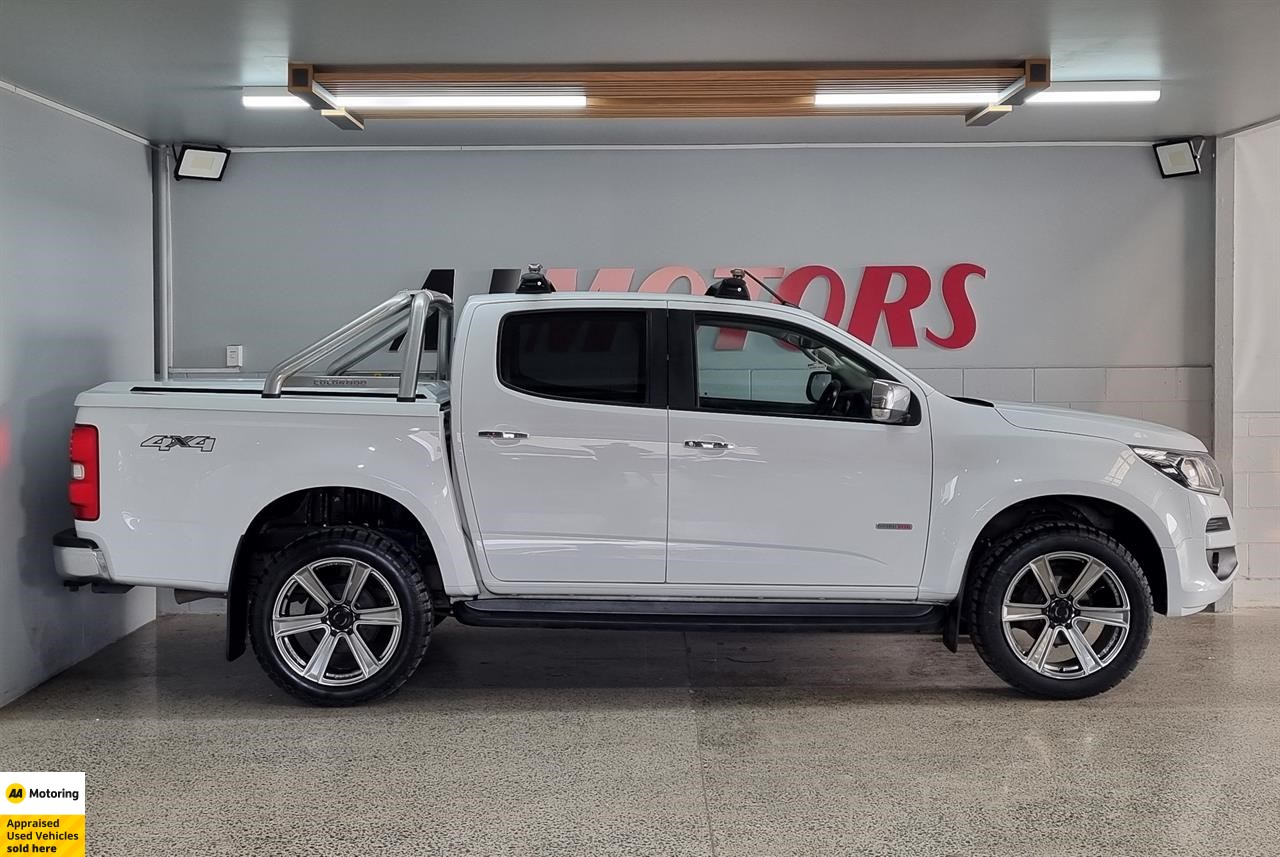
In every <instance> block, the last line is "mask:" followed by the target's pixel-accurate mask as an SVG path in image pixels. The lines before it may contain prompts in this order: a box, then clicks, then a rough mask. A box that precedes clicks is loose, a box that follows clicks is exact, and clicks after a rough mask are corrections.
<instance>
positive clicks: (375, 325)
mask: <svg viewBox="0 0 1280 857" xmlns="http://www.w3.org/2000/svg"><path fill="white" fill-rule="evenodd" d="M433 310H434V311H435V312H436V313H437V314H438V316H439V325H440V336H439V345H438V348H437V352H436V373H435V374H436V378H437V379H439V380H444V379H446V378H448V377H449V344H450V341H451V338H452V326H453V299H452V298H450V297H449V296H448V295H446V294H443V293H441V292H435V291H431V290H429V289H414V290H411V291H410V290H406V291H402V292H397V293H396V294H395V295H394V296H392V297H391V298H388V299H387V300H385V301H383V302H382V303H380V304H378V305H377V306H376V307H374V308H373V309H371V310H369V311H368V312H366V313H364V314H363V315H361V316H359V317H357V318H355V319H353V320H351V321H349V322H347V323H346V324H344V325H343V326H342V327H339V328H338V329H337V330H334V331H332V332H331V333H329V334H328V335H327V336H324V337H322V338H321V339H318V340H316V341H315V342H313V343H311V344H310V345H308V346H307V347H306V348H304V349H302V350H301V351H299V352H297V353H295V354H293V355H291V356H289V357H287V358H285V359H284V360H282V361H281V362H280V363H278V364H277V365H276V366H275V368H273V369H272V370H271V371H270V372H268V373H267V377H266V380H265V381H264V382H263V384H262V397H263V398H264V399H278V398H280V394H281V392H282V391H283V390H284V388H285V386H286V384H288V383H289V382H290V381H295V382H298V383H296V384H295V385H294V386H306V387H338V388H354V387H390V386H391V385H392V382H393V381H395V376H394V375H391V374H388V375H349V374H347V370H349V369H350V368H351V367H352V366H354V365H355V364H357V363H359V362H360V361H361V360H363V359H365V358H366V357H368V356H369V355H371V354H373V353H374V352H375V351H377V350H378V349H380V348H382V347H383V346H384V345H386V344H388V343H389V342H391V341H392V340H393V339H395V338H396V337H397V336H399V335H401V334H404V337H405V341H404V348H403V363H402V365H401V368H400V375H399V379H398V381H395V387H396V399H397V400H399V401H401V402H412V401H413V400H414V399H415V398H416V397H417V390H418V373H419V370H420V369H421V367H422V341H423V334H424V332H425V330H426V324H427V317H428V316H429V315H430V314H431V312H432V311H433ZM326 357H332V358H333V362H332V363H330V364H329V367H328V370H327V374H324V375H300V374H299V373H300V372H301V371H302V370H303V369H306V368H308V367H309V366H311V365H313V364H315V363H317V362H319V361H320V360H323V359H324V358H326Z"/></svg>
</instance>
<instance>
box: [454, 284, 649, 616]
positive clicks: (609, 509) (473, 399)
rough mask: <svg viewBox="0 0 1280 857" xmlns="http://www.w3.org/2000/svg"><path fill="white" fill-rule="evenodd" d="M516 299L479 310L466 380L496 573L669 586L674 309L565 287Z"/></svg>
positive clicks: (478, 502) (468, 461)
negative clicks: (669, 335) (560, 294)
mask: <svg viewBox="0 0 1280 857" xmlns="http://www.w3.org/2000/svg"><path fill="white" fill-rule="evenodd" d="M517 306H518V307H519V308H518V309H515V310H513V311H508V310H509V309H510V308H511V307H512V304H510V303H502V302H495V303H492V304H483V305H481V306H480V307H478V308H477V309H476V311H475V314H474V316H473V319H472V322H471V325H470V329H469V332H468V335H467V337H466V339H465V344H464V348H465V349H466V351H465V357H464V360H463V363H462V375H461V376H460V377H459V378H457V379H456V380H455V385H460V387H461V396H460V398H459V407H458V411H459V420H458V426H459V428H458V431H459V432H460V433H461V438H460V439H461V442H462V449H463V457H464V461H465V469H466V476H467V487H468V488H469V489H470V494H471V501H472V507H473V510H474V518H475V521H476V524H477V525H478V529H479V533H478V536H479V539H478V540H479V542H480V544H481V547H482V550H483V552H484V557H485V559H486V560H487V563H488V567H489V571H490V573H491V574H492V576H493V577H494V578H496V579H497V580H498V581H510V582H515V583H537V584H558V583H563V584H570V583H603V584H609V583H614V584H625V583H661V582H662V581H663V580H664V578H665V574H666V528H667V411H666V383H667V376H666V345H665V338H666V321H665V316H666V312H665V309H664V308H662V307H661V306H654V305H648V304H644V303H629V304H627V305H623V304H620V303H619V302H618V301H611V302H610V301H600V302H599V303H592V302H589V301H581V300H572V301H571V300H567V299H566V300H562V301H561V300H558V299H557V298H556V297H554V296H551V297H548V298H547V299H546V300H545V301H537V302H526V303H521V304H518V305H517ZM494 331H496V337H495V336H494ZM502 591H514V590H512V589H511V588H503V589H502Z"/></svg>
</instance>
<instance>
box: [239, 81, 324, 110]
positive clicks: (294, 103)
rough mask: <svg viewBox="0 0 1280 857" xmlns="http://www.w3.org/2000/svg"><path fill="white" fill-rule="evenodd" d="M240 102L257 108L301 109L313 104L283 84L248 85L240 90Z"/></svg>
mask: <svg viewBox="0 0 1280 857" xmlns="http://www.w3.org/2000/svg"><path fill="white" fill-rule="evenodd" d="M240 103H241V104H242V105H244V106H245V107H249V108H251V109H255V110H261V109H267V110H299V109H307V108H309V107H310V106H311V105H309V104H307V102H305V101H303V100H302V99H301V98H299V97H298V96H296V95H293V94H292V93H290V92H289V90H288V89H286V88H285V87H283V86H246V87H245V88H244V89H243V90H241V92H240Z"/></svg>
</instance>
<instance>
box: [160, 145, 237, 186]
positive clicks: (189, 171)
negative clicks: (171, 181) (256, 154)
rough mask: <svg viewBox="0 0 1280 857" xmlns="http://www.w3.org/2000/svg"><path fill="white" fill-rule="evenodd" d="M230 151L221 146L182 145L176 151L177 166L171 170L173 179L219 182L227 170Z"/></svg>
mask: <svg viewBox="0 0 1280 857" xmlns="http://www.w3.org/2000/svg"><path fill="white" fill-rule="evenodd" d="M230 157H231V151H230V150H228V149H224V148H222V147H221V146H201V145H197V144H194V143H183V144H182V148H181V149H180V150H179V151H178V160H177V164H176V165H175V166H174V168H173V177H174V178H175V179H200V180H201V181H208V182H220V181H222V174H223V172H225V171H226V169H227V159H228V158H230Z"/></svg>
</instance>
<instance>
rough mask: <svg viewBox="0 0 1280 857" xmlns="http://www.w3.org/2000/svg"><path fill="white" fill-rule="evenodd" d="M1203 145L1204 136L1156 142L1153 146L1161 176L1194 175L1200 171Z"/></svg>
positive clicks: (1167, 177) (1168, 177)
mask: <svg viewBox="0 0 1280 857" xmlns="http://www.w3.org/2000/svg"><path fill="white" fill-rule="evenodd" d="M1203 147H1204V138H1203V137H1191V138H1189V139H1185V140H1169V141H1167V142H1164V143H1156V144H1155V145H1154V146H1152V147H1151V148H1152V149H1154V150H1155V153H1156V163H1157V164H1159V166H1160V177H1161V178H1166V179H1171V178H1175V177H1177V176H1193V175H1196V174H1197V173H1199V172H1200V150H1201V149H1202V148H1203Z"/></svg>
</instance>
